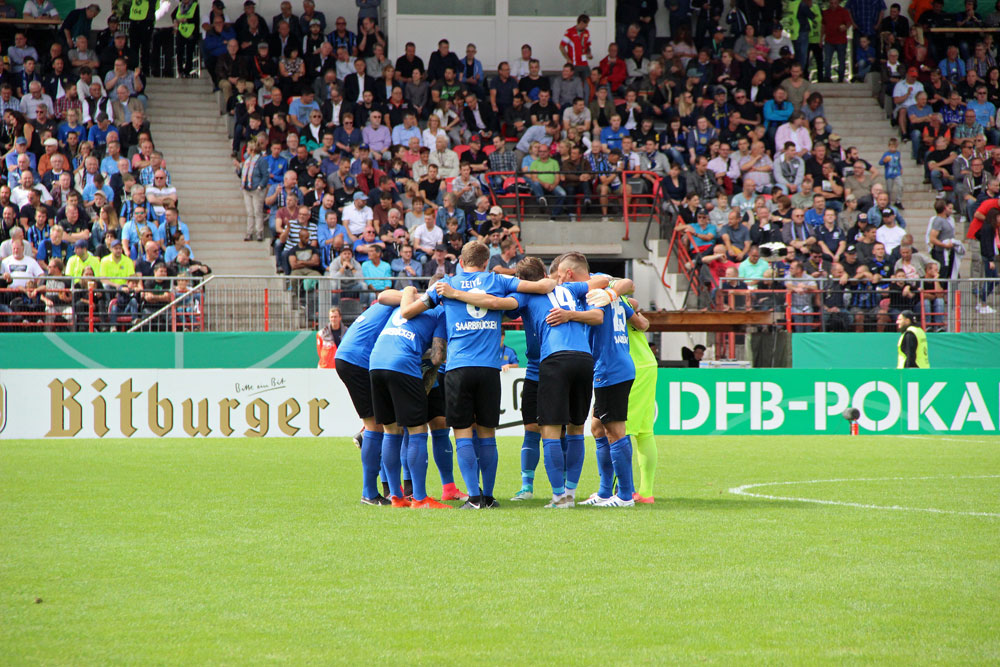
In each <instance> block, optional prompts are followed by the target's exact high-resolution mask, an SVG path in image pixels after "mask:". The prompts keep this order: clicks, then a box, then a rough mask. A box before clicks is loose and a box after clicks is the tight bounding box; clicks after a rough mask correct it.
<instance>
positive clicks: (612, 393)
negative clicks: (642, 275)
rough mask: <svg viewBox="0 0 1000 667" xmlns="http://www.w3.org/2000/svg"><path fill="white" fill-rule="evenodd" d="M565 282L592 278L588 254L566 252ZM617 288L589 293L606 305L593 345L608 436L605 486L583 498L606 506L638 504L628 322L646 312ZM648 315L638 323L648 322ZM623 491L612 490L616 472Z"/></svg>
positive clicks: (602, 467) (598, 405)
mask: <svg viewBox="0 0 1000 667" xmlns="http://www.w3.org/2000/svg"><path fill="white" fill-rule="evenodd" d="M558 275H559V282H560V283H563V282H578V281H581V280H587V279H589V278H590V267H589V264H588V262H587V258H586V257H584V256H583V255H582V254H580V253H576V252H571V253H567V254H566V255H565V256H563V258H562V260H561V261H560V263H559V268H558ZM631 287H632V281H630V280H622V281H619V282H618V283H617V284H616V285H615V288H620V289H622V291H623V292H628V291H631ZM615 288H604V289H601V290H595V291H594V292H595V293H596V296H594V295H591V294H588V296H587V300H588V303H591V304H592V305H599V306H601V307H602V308H603V310H604V321H603V322H602V323H601V324H600V325H599V326H595V327H592V328H591V329H590V346H591V350H593V353H594V417H595V418H596V419H597V420H599V421H600V422H601V424H602V425H603V427H604V429H605V431H606V434H607V435H606V439H605V440H598V443H597V467H598V471H599V472H600V475H601V486H600V488H599V489H598V491H597V493H596V494H594V495H592V496H591V497H590V498H588V499H587V500H585V501H583V504H587V505H598V506H601V507H632V506H634V505H635V501H634V500H633V499H632V495H633V493H634V492H635V489H634V488H633V484H632V443H631V441H630V440H629V437H628V435H627V433H626V427H625V424H626V421H627V419H628V397H629V392H630V391H631V389H632V382H633V381H634V380H635V364H634V363H633V362H632V357H631V355H630V354H629V343H628V328H627V323H628V322H629V321H630V320H632V318H636V317H638V318H642V315H637V314H636V313H635V311H634V310H632V307H631V306H630V305H629V304H628V303H626V302H624V301H623V300H622V299H620V298H619V296H620V295H619V294H618V293H617V292H616V291H615ZM645 326H646V324H645V320H644V319H643V321H642V322H637V327H639V328H643V329H644V328H645ZM616 477H617V479H618V493H617V494H613V493H612V488H611V487H612V484H613V480H614V478H616Z"/></svg>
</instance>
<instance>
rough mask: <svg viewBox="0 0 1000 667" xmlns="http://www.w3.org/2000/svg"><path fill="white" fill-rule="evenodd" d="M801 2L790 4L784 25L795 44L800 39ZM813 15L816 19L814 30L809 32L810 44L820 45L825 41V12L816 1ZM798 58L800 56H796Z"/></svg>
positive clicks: (794, 0)
mask: <svg viewBox="0 0 1000 667" xmlns="http://www.w3.org/2000/svg"><path fill="white" fill-rule="evenodd" d="M800 4H801V0H792V2H790V3H789V4H788V10H787V12H786V13H785V20H784V21H783V25H784V26H785V29H786V30H787V31H788V37H789V39H791V40H792V41H793V42H794V41H795V40H797V39H798V38H799V20H798V13H799V5H800ZM812 13H813V16H814V17H815V19H816V20H815V21H813V22H812V30H810V31H809V43H810V44H819V43H820V42H821V41H823V10H821V9H820V8H819V3H818V2H816V1H814V2H813V5H812ZM795 55H796V56H798V55H799V54H797V53H796V54H795Z"/></svg>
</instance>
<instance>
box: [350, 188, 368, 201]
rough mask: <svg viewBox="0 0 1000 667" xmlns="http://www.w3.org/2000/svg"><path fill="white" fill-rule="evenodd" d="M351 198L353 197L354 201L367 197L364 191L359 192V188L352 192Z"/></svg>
mask: <svg viewBox="0 0 1000 667" xmlns="http://www.w3.org/2000/svg"><path fill="white" fill-rule="evenodd" d="M353 199H354V201H358V200H359V199H368V197H366V196H365V193H364V192H361V191H360V190H358V191H357V192H355V193H354V198H353Z"/></svg>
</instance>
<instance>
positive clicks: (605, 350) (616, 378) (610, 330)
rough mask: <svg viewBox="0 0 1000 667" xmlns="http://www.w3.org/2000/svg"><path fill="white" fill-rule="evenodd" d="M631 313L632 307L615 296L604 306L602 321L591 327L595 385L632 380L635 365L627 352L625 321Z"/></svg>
mask: <svg viewBox="0 0 1000 667" xmlns="http://www.w3.org/2000/svg"><path fill="white" fill-rule="evenodd" d="M634 314H635V311H634V310H632V306H630V305H628V304H627V303H625V302H624V301H622V300H621V299H615V300H614V301H612V302H611V303H609V304H608V305H606V306H604V322H603V323H602V324H601V325H600V326H597V327H590V346H591V348H592V349H593V351H594V386H595V387H608V386H611V385H613V384H618V383H619V382H625V381H627V380H634V379H635V364H634V363H632V356H631V355H630V354H629V352H628V320H629V318H630V317H632V315H634Z"/></svg>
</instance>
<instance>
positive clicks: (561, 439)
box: [559, 432, 569, 477]
mask: <svg viewBox="0 0 1000 667" xmlns="http://www.w3.org/2000/svg"><path fill="white" fill-rule="evenodd" d="M559 444H561V445H562V450H563V477H565V476H566V475H567V473H568V472H569V471H568V470H567V469H566V461H567V460H568V459H567V457H566V450H567V449H569V444H568V443H567V441H566V433H565V432H563V434H562V435H561V436H559Z"/></svg>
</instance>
